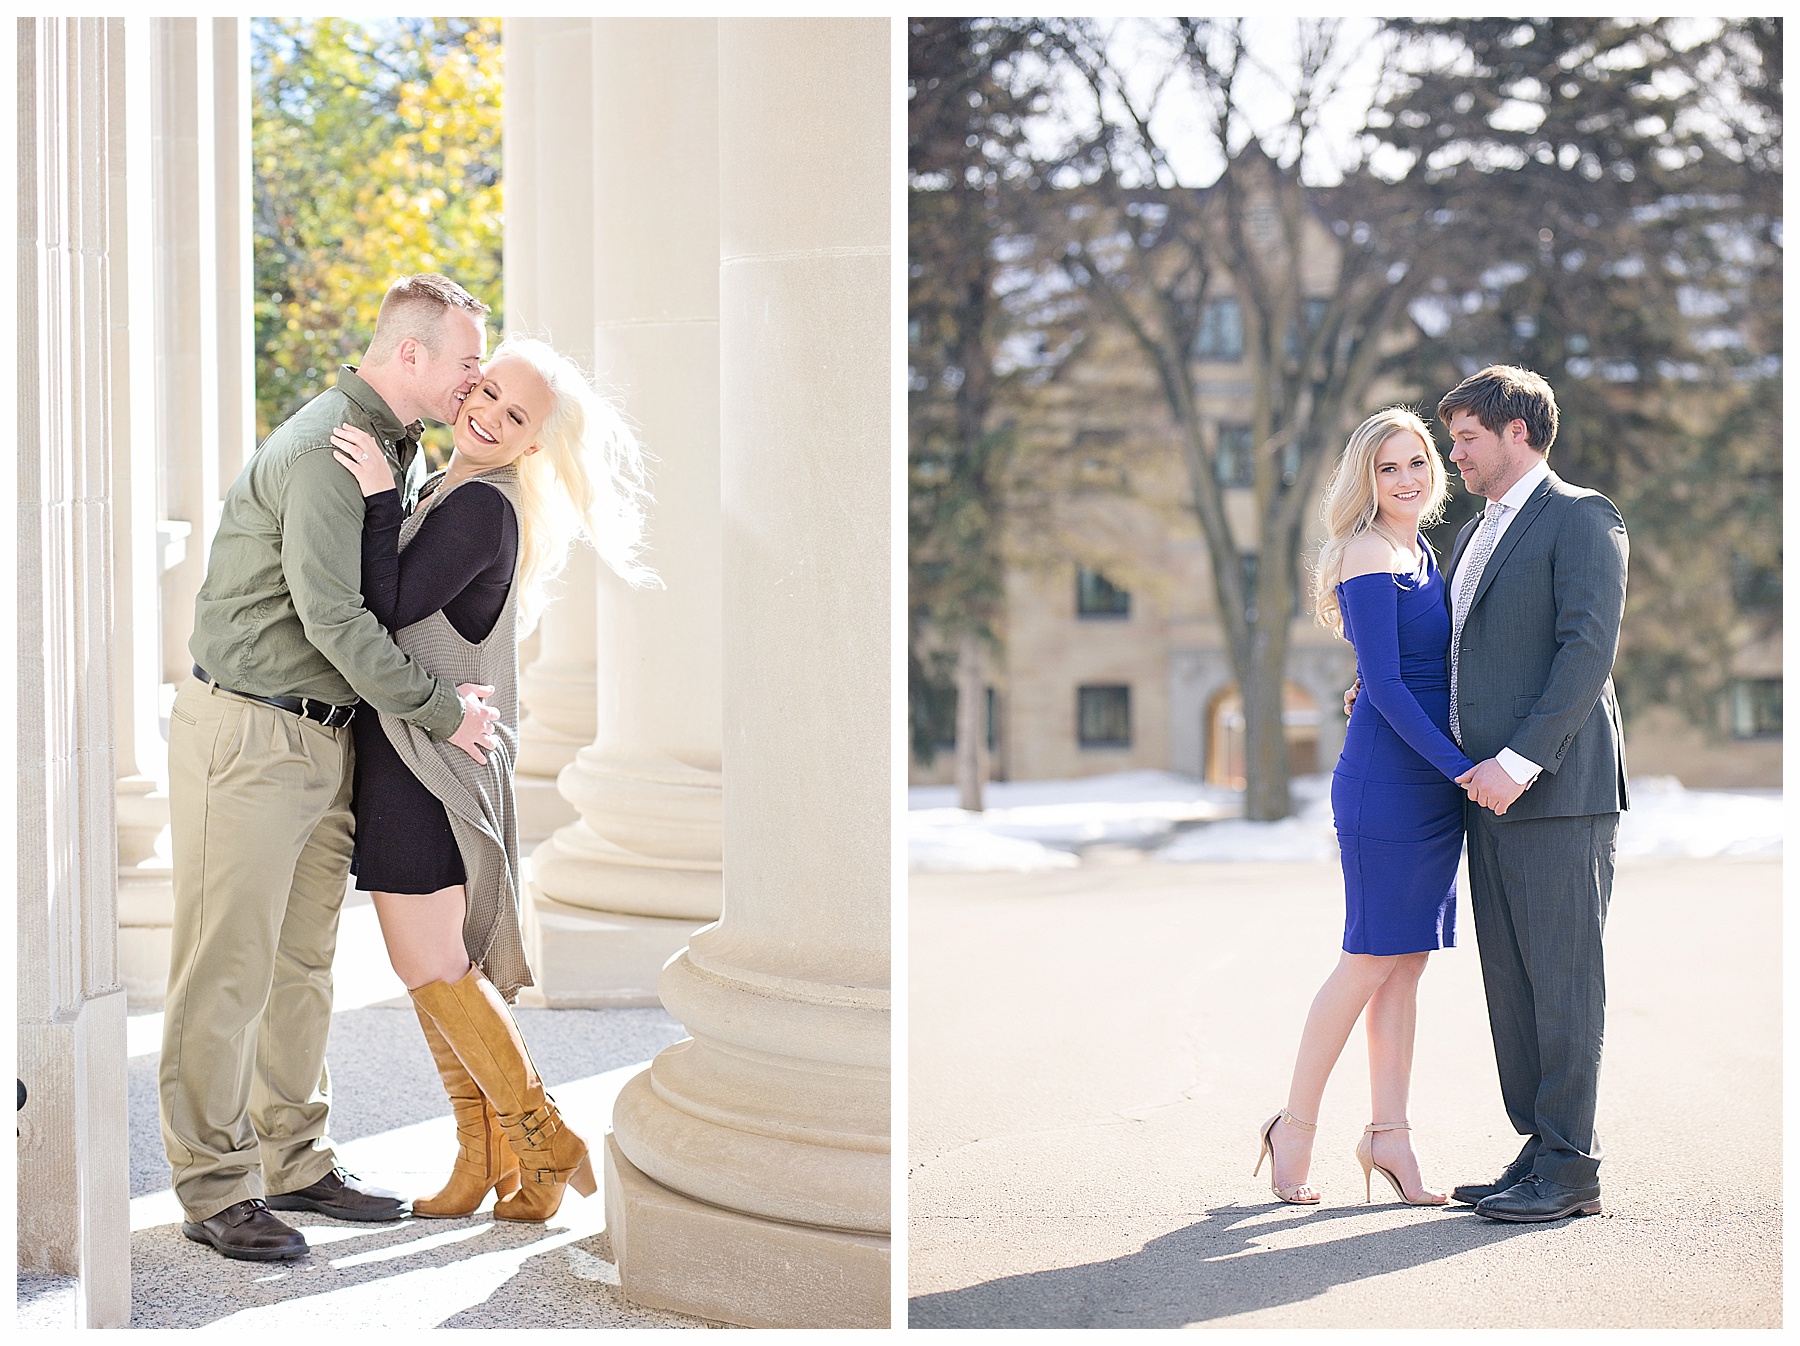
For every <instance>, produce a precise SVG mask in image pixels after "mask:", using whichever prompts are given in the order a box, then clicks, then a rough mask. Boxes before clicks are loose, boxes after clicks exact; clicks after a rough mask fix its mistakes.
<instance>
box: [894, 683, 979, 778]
mask: <svg viewBox="0 0 1800 1346" xmlns="http://www.w3.org/2000/svg"><path fill="white" fill-rule="evenodd" d="M913 695H914V698H915V700H914V704H913V717H914V721H915V723H914V728H913V744H914V747H915V749H916V750H918V751H916V753H915V755H916V756H918V758H919V760H920V761H922V762H925V763H926V764H927V765H929V764H930V762H931V760H932V758H933V757H935V756H936V755H937V754H938V753H940V752H954V751H955V750H956V703H957V700H958V698H957V695H956V687H955V685H954V684H950V685H943V684H935V683H916V684H915V685H914V688H913ZM987 745H988V751H989V752H990V753H991V752H997V751H998V750H999V747H1000V701H999V695H998V693H996V692H995V690H994V689H993V688H992V687H989V688H988V689H987ZM926 747H929V749H930V751H929V752H926V751H923V749H925V748H926Z"/></svg>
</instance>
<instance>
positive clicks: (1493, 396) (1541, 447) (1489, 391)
mask: <svg viewBox="0 0 1800 1346" xmlns="http://www.w3.org/2000/svg"><path fill="white" fill-rule="evenodd" d="M1459 411H1466V412H1468V413H1469V414H1470V415H1472V416H1474V418H1475V419H1476V420H1478V421H1480V422H1481V424H1482V425H1483V426H1484V427H1485V428H1486V429H1488V430H1490V431H1492V432H1493V433H1494V434H1496V435H1497V434H1499V433H1500V432H1501V431H1502V430H1504V429H1505V428H1506V427H1507V426H1508V425H1509V424H1511V423H1512V422H1513V421H1524V422H1525V442H1526V443H1527V444H1529V445H1531V447H1532V448H1534V449H1536V450H1537V451H1538V452H1539V453H1549V452H1550V446H1551V445H1552V444H1554V443H1556V426H1557V414H1556V394H1555V393H1553V392H1551V391H1550V385H1549V384H1548V383H1547V382H1545V380H1544V376H1543V375H1542V374H1534V373H1532V371H1531V370H1529V369H1520V368H1519V367H1518V366H1517V365H1489V366H1488V367H1487V368H1486V369H1484V370H1482V371H1481V372H1480V373H1479V374H1471V375H1469V377H1468V378H1466V379H1464V380H1463V381H1462V382H1461V383H1459V384H1457V385H1456V386H1455V387H1454V388H1452V389H1451V390H1450V391H1449V392H1447V393H1445V394H1444V396H1443V400H1442V401H1440V402H1439V403H1438V405H1437V414H1438V419H1439V420H1440V421H1442V422H1443V423H1444V424H1445V425H1448V424H1450V418H1451V417H1452V416H1454V415H1455V414H1456V413H1457V412H1459Z"/></svg>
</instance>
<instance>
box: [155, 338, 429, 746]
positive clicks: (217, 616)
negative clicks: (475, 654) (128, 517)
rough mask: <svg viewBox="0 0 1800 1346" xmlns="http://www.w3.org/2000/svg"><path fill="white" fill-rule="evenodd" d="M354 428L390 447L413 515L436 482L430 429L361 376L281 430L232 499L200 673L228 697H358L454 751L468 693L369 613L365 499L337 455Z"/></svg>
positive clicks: (345, 376)
mask: <svg viewBox="0 0 1800 1346" xmlns="http://www.w3.org/2000/svg"><path fill="white" fill-rule="evenodd" d="M345 422H348V423H349V424H351V425H355V426H360V427H361V428H362V429H364V430H367V431H368V432H369V433H370V434H372V435H373V436H375V438H376V439H377V440H379V441H380V443H381V445H382V448H383V451H384V452H385V453H386V454H387V458H388V466H389V468H391V469H392V470H393V473H394V478H395V482H396V484H397V485H399V487H400V495H401V499H402V500H403V501H404V502H405V503H406V504H407V505H408V506H409V507H410V506H411V505H412V504H413V503H414V502H415V501H416V499H417V497H418V493H419V485H420V483H421V481H422V480H423V477H424V470H423V469H424V463H423V455H421V454H420V453H419V442H418V432H419V427H418V426H417V425H416V424H415V425H413V426H410V427H409V426H405V425H402V424H401V423H400V419H399V417H397V416H395V415H394V413H393V412H392V411H390V410H389V409H388V405H387V403H386V402H384V401H383V400H382V399H381V397H380V395H379V394H377V393H376V391H375V390H374V389H373V388H371V387H370V386H369V385H368V384H367V383H365V382H364V381H363V379H362V377H361V376H360V375H359V374H357V372H356V370H355V369H354V368H352V367H351V366H349V365H345V366H344V367H343V369H342V370H341V371H340V372H339V374H338V381H337V386H336V387H335V388H331V389H328V390H326V391H325V392H322V393H320V394H319V395H318V396H317V397H315V398H313V400H312V401H310V402H308V403H307V404H306V405H305V406H303V407H301V408H300V410H299V411H297V412H295V413H294V414H293V415H292V416H290V417H289V418H288V419H287V420H285V421H283V422H282V423H281V424H280V425H279V426H277V427H276V428H275V430H274V432H273V433H272V434H270V436H269V437H268V438H267V439H266V440H264V441H263V443H262V445H261V447H260V448H258V449H257V451H256V452H255V453H254V454H253V455H251V458H250V461H249V462H248V463H246V464H245V465H244V470H243V471H242V472H241V473H239V474H238V479H237V480H236V481H234V482H233V483H232V484H231V489H230V490H229V491H227V492H226V493H225V501H224V505H223V507H222V509H221V511H220V515H219V527H218V531H217V532H216V533H215V534H214V535H213V541H212V550H211V552H210V553H209V554H208V556H207V560H206V581H205V583H204V584H202V585H201V587H200V594H199V596H198V597H197V598H196V599H195V600H194V634H193V638H192V639H191V640H189V641H188V649H189V651H190V652H191V653H192V654H193V656H194V662H196V663H197V664H199V665H200V666H201V667H202V668H204V669H205V670H206V671H207V672H208V673H209V674H211V675H212V677H213V678H215V679H217V681H218V682H219V684H220V685H221V686H223V687H228V688H230V689H232V690H233V691H238V692H250V693H253V694H255V695H257V696H304V697H310V698H312V699H313V700H317V701H327V702H331V703H332V704H334V705H347V704H349V703H350V702H352V701H355V700H357V699H358V698H360V699H361V700H363V701H365V702H367V703H368V704H369V705H370V706H373V707H374V708H375V709H376V710H379V711H383V712H385V713H387V714H389V715H396V716H399V717H400V718H401V719H403V720H407V721H410V722H411V723H413V724H416V725H418V726H419V727H420V728H422V729H424V730H425V731H426V732H427V733H428V734H430V735H431V736H432V737H433V738H435V739H437V740H439V741H442V740H444V739H447V738H449V737H450V735H452V734H454V733H455V732H456V729H457V726H458V725H459V724H461V723H462V706H461V704H460V703H459V702H458V700H457V697H456V686H455V684H454V683H451V682H448V681H446V680H444V679H441V678H434V677H432V676H431V675H430V674H429V673H427V672H426V671H425V670H424V669H422V668H420V667H419V665H418V664H416V663H414V662H413V661H412V660H411V659H409V658H407V657H406V656H405V655H404V654H402V653H401V652H400V649H399V647H398V646H396V645H395V644H394V642H393V640H392V639H391V638H390V637H389V635H388V633H387V630H386V629H385V628H384V627H383V626H382V625H381V623H380V622H378V621H377V620H376V619H375V616H374V614H373V613H371V612H370V611H369V610H368V609H367V608H365V607H364V606H363V600H362V526H363V496H362V489H361V488H360V487H359V486H357V484H356V479H355V478H354V477H352V476H351V475H350V473H349V472H348V471H346V470H345V469H344V467H343V465H342V464H340V463H339V462H338V461H337V459H336V458H334V457H333V456H332V452H331V432H332V431H333V430H335V429H337V427H338V426H339V425H342V424H344V423H345Z"/></svg>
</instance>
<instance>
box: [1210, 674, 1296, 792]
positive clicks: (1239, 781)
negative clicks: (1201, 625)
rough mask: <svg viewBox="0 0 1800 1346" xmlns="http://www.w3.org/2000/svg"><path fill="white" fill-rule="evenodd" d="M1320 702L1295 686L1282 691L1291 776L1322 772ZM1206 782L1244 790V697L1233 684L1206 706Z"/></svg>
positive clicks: (1287, 685)
mask: <svg viewBox="0 0 1800 1346" xmlns="http://www.w3.org/2000/svg"><path fill="white" fill-rule="evenodd" d="M1319 724H1320V714H1319V703H1318V702H1317V701H1315V700H1313V698H1312V697H1311V696H1310V695H1308V694H1307V693H1306V691H1305V690H1304V689H1302V688H1301V687H1300V686H1299V685H1298V684H1296V683H1292V682H1289V683H1284V684H1283V685H1282V689H1281V726H1282V731H1283V733H1284V735H1285V737H1286V738H1287V750H1288V774H1289V775H1290V776H1310V775H1312V774H1313V773H1314V772H1316V771H1318V769H1319ZM1204 733H1205V736H1206V756H1205V761H1206V781H1207V784H1209V785H1225V786H1229V787H1230V788H1231V789H1234V790H1241V789H1243V788H1244V785H1245V771H1244V763H1245V734H1244V698H1243V697H1242V696H1241V695H1239V693H1238V689H1237V684H1236V683H1232V684H1231V685H1230V686H1228V687H1226V688H1225V689H1224V690H1222V691H1220V692H1219V693H1217V694H1216V695H1215V696H1214V697H1213V698H1212V700H1211V701H1210V702H1208V704H1207V707H1206V722H1205V726H1204Z"/></svg>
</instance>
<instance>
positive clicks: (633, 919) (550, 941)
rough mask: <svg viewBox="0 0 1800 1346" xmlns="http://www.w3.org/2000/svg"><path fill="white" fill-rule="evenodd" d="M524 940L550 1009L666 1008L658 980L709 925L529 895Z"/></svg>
mask: <svg viewBox="0 0 1800 1346" xmlns="http://www.w3.org/2000/svg"><path fill="white" fill-rule="evenodd" d="M526 893H527V900H528V903H529V907H530V910H529V912H528V913H527V915H528V922H529V924H528V927H527V932H526V939H527V942H528V947H529V949H530V951H531V970H532V973H533V975H534V976H536V978H537V987H536V989H537V990H538V991H539V992H541V993H542V994H543V997H544V1003H545V1004H546V1005H548V1006H550V1007H551V1008H552V1009H603V1008H610V1007H621V1006H632V1005H661V1004H662V998H661V997H660V996H659V995H658V994H657V992H656V979H657V975H658V974H659V973H660V972H661V971H662V967H663V964H664V963H666V962H668V961H669V959H671V958H673V957H674V956H675V955H676V954H677V953H679V952H680V951H681V950H682V949H683V948H685V947H686V946H687V942H688V940H689V939H690V938H692V936H693V933H694V931H696V930H698V929H700V927H701V926H703V925H705V924H707V922H705V921H703V920H699V921H696V920H667V919H664V918H663V917H660V916H632V915H627V914H626V913H624V912H613V911H594V910H592V909H590V908H587V907H571V906H567V905H565V904H564V903H561V902H558V901H556V900H555V899H553V898H549V897H546V896H544V894H543V891H542V890H541V889H540V888H539V887H538V886H537V884H536V883H535V882H534V883H532V884H531V885H530V886H529V887H528V888H527V889H526Z"/></svg>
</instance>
